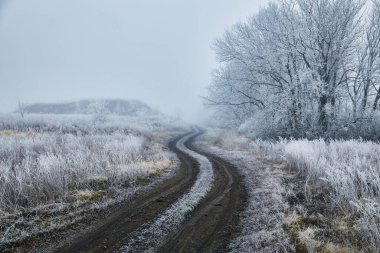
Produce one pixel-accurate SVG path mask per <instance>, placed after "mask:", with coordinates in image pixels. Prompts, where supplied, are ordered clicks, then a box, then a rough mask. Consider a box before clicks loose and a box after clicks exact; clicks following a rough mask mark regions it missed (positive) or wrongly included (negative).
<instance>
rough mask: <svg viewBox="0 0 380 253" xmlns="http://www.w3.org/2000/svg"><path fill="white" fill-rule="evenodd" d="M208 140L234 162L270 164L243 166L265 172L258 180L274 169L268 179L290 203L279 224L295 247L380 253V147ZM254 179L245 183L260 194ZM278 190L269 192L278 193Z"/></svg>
mask: <svg viewBox="0 0 380 253" xmlns="http://www.w3.org/2000/svg"><path fill="white" fill-rule="evenodd" d="M205 140H207V141H208V142H206V143H209V144H211V146H214V147H215V148H217V149H218V150H219V152H221V151H223V150H224V152H227V155H226V154H225V156H226V158H228V157H229V160H232V161H233V159H234V157H235V159H236V157H237V156H241V157H243V158H241V159H242V161H244V159H245V160H246V161H249V160H252V159H253V161H256V160H258V161H261V162H262V163H264V164H267V165H266V166H267V167H265V166H260V162H257V161H256V162H250V163H249V162H246V164H248V165H245V166H243V167H242V165H241V166H240V168H242V170H248V171H250V170H259V171H260V170H261V172H255V173H253V174H252V175H253V176H256V175H257V174H259V173H264V172H265V170H266V169H267V168H271V169H270V170H269V174H268V177H269V178H270V177H272V178H273V177H274V178H277V179H278V180H280V181H281V184H282V187H283V188H284V190H283V191H282V192H281V191H280V192H281V195H282V197H283V200H284V201H285V202H287V204H286V206H287V208H286V209H285V210H286V211H285V214H286V218H285V219H284V220H280V222H282V226H283V228H284V229H285V231H286V232H287V234H288V238H289V239H290V241H291V242H292V243H293V244H294V245H295V247H296V249H298V250H301V251H302V250H303V251H306V252H377V249H379V248H380V233H379V232H380V225H379V224H380V222H379V218H380V213H379V210H380V209H379V203H378V196H379V193H380V189H379V186H380V182H379V168H380V164H379V157H380V144H378V143H375V142H372V141H363V140H343V141H339V140H336V141H329V142H328V141H324V140H322V139H319V140H304V139H303V140H285V139H281V140H279V141H270V140H262V139H255V138H250V137H248V136H247V135H244V134H243V135H242V134H237V133H233V132H231V131H225V130H216V129H213V130H212V131H210V132H209V134H208V135H207V136H206V139H205ZM203 146H206V145H203ZM244 157H245V158H244ZM240 163H241V164H244V162H240ZM268 164H269V165H268ZM267 170H268V169H267ZM243 173H245V174H246V173H247V172H243ZM249 180H254V178H252V179H246V183H247V186H248V188H250V189H251V190H252V191H256V190H257V189H256V188H257V185H251V184H250V183H249V182H250V181H249ZM263 180H264V179H263ZM278 189H279V188H278V187H271V188H269V189H267V190H269V191H270V192H272V193H273V194H278ZM280 189H281V188H280ZM252 196H254V194H253V195H252ZM251 200H252V201H253V198H251ZM256 202H257V200H256ZM283 205H285V203H283ZM268 206H270V205H268ZM268 206H266V208H267V207H268ZM251 218H255V217H254V216H251ZM268 220H270V219H268ZM244 224H246V223H244ZM269 228H270V227H267V228H266V229H269Z"/></svg>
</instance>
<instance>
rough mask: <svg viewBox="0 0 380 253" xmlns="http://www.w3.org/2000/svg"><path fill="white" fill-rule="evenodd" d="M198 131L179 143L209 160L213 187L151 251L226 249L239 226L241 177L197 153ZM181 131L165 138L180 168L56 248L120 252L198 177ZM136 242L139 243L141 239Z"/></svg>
mask: <svg viewBox="0 0 380 253" xmlns="http://www.w3.org/2000/svg"><path fill="white" fill-rule="evenodd" d="M199 134H200V133H190V134H188V135H186V136H185V137H188V139H186V141H185V142H184V145H185V146H186V148H188V149H189V150H192V151H191V152H196V153H197V154H199V155H202V156H204V157H206V158H207V159H208V160H209V161H210V162H211V164H212V169H213V173H214V174H213V175H214V182H213V184H212V188H211V190H210V191H209V192H208V193H207V195H206V196H205V197H204V198H203V199H202V200H201V201H200V203H199V204H198V205H197V206H196V207H195V208H194V210H192V211H190V212H189V213H188V214H186V218H185V219H184V220H183V221H181V225H180V226H179V228H178V229H175V230H173V231H169V233H168V235H169V236H167V238H166V239H165V240H164V241H163V242H161V243H158V244H157V245H158V246H157V247H158V248H155V249H154V251H157V252H225V251H226V250H227V246H228V242H229V241H230V239H232V238H233V237H234V235H235V233H236V232H237V231H238V226H237V225H238V222H239V213H240V211H242V210H243V208H244V207H245V202H246V192H245V190H244V188H243V186H242V184H241V178H240V176H239V175H238V174H237V171H236V169H235V168H233V167H232V166H231V165H230V164H228V163H226V162H225V161H223V160H221V159H220V158H217V157H214V156H211V155H209V154H206V153H202V152H200V151H198V150H197V148H196V147H194V146H193V145H192V143H193V141H194V139H195V138H196V137H197V136H198V135H199ZM189 135H190V136H189ZM185 137H179V138H177V139H176V140H173V141H172V142H171V143H170V144H169V148H170V149H171V150H172V151H173V152H175V153H176V154H177V156H178V158H179V159H180V162H181V166H180V169H179V170H178V172H177V173H176V174H175V175H174V176H173V177H172V178H170V179H169V180H167V181H165V182H164V183H162V184H161V185H159V186H157V187H156V188H155V189H153V190H151V191H149V192H147V193H145V194H143V195H141V196H140V197H139V198H137V199H136V200H135V201H134V202H133V203H131V204H129V205H127V206H125V207H122V208H120V209H119V210H117V211H116V212H114V213H112V214H111V215H109V216H108V217H107V218H106V219H104V220H103V221H102V222H101V223H99V224H98V225H97V226H96V227H95V228H94V229H93V230H91V232H89V233H87V234H85V235H82V236H80V237H79V238H77V239H76V240H74V241H73V242H71V243H70V244H69V245H65V246H64V247H63V248H61V249H59V250H58V251H57V252H60V253H63V252H70V253H71V252H120V251H121V249H122V247H123V246H124V245H126V244H128V242H129V241H131V240H138V239H136V238H135V237H136V233H138V231H139V228H140V227H142V226H144V224H146V223H149V222H151V221H152V220H154V219H156V218H157V216H158V215H159V214H160V213H162V212H164V211H165V210H166V209H168V208H170V206H172V205H173V203H175V202H176V201H177V200H178V199H180V198H181V196H183V195H184V194H186V193H187V192H189V190H190V188H191V187H192V186H193V185H194V183H195V182H196V180H197V175H198V174H199V168H200V167H199V164H198V161H197V159H196V158H194V157H193V156H191V155H189V154H187V153H186V152H183V150H181V149H180V148H178V145H177V143H178V142H179V141H181V139H182V138H185ZM189 137H190V138H189ZM182 141H183V140H182ZM136 231H137V232H136ZM139 244H140V245H141V244H144V241H143V240H142V241H141V242H139ZM129 251H130V252H137V251H141V248H139V249H133V248H132V249H130V250H129Z"/></svg>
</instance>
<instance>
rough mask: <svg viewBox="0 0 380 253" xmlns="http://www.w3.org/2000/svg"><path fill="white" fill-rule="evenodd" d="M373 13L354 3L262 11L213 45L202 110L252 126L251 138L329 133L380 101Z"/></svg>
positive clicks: (327, 1) (331, 0)
mask: <svg viewBox="0 0 380 253" xmlns="http://www.w3.org/2000/svg"><path fill="white" fill-rule="evenodd" d="M377 1H378V0H377ZM378 6H379V5H378V2H375V3H374V4H373V5H372V6H371V7H370V8H371V9H370V10H371V13H370V14H368V12H366V11H365V10H364V8H363V7H364V2H363V1H361V0H288V1H285V0H281V1H277V2H276V3H270V4H268V6H267V7H266V8H264V9H263V10H261V11H260V12H259V13H258V14H257V15H255V16H253V17H251V18H250V19H249V20H247V21H246V22H242V23H238V24H236V25H234V26H233V27H232V28H231V29H229V30H228V31H226V33H225V35H224V36H223V37H222V38H220V39H218V40H217V41H216V42H215V45H214V50H215V52H216V54H217V59H218V61H219V63H220V65H219V68H218V69H217V70H215V71H214V74H213V82H212V84H211V85H210V93H209V96H208V97H207V98H206V100H207V103H208V104H210V105H215V106H221V107H223V110H225V111H226V110H228V111H229V112H232V113H231V114H232V115H237V116H236V117H235V119H236V121H237V122H238V124H239V123H240V124H242V123H244V122H245V126H247V123H246V122H248V121H249V122H256V123H255V126H254V128H256V127H257V126H259V128H261V130H260V129H257V128H256V129H255V131H256V132H257V131H259V132H260V131H261V132H262V130H263V131H264V132H265V131H270V133H268V134H272V135H291V136H308V135H310V134H311V135H313V136H319V135H326V136H327V135H334V134H336V132H337V131H339V129H342V128H343V127H344V126H346V125H347V124H348V122H349V121H350V120H351V119H354V122H355V119H356V118H358V117H357V115H359V113H358V110H359V109H360V110H361V111H360V112H361V113H360V115H364V114H366V113H368V112H369V111H370V110H369V107H370V104H373V106H372V110H375V109H376V105H377V104H378V102H379V101H378V100H380V91H379V88H378V86H379V84H378V83H379V80H378V79H379V78H378V77H379V74H378V68H379V67H378V66H379V63H378V62H379V54H378V48H379V42H378V39H379V37H378V36H379V28H378V26H379V22H378V20H379V19H378V18H379V11H378V8H379V7H378ZM361 38H364V39H361ZM374 92H376V94H379V95H378V96H375V95H376V94H374ZM374 96H375V98H373V97H374ZM374 108H375V109H374ZM257 122H259V123H257ZM355 124H356V123H355Z"/></svg>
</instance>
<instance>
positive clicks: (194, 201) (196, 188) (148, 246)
mask: <svg viewBox="0 0 380 253" xmlns="http://www.w3.org/2000/svg"><path fill="white" fill-rule="evenodd" d="M197 134H199V131H198V130H195V132H193V133H191V134H188V135H186V136H185V137H183V138H182V139H181V140H180V141H179V142H178V143H177V147H178V148H179V149H180V150H181V151H183V152H184V153H187V154H188V155H190V156H192V157H194V158H195V159H196V160H197V162H198V163H199V166H200V167H199V174H198V177H197V181H196V182H195V184H194V185H193V186H192V187H191V189H190V191H189V192H188V193H186V194H184V195H183V196H182V197H181V198H180V199H179V200H178V201H176V202H175V203H174V204H172V205H171V206H170V207H169V208H168V209H167V210H165V211H164V212H163V213H162V214H160V215H159V216H158V218H157V219H156V220H154V221H153V222H151V223H147V224H146V225H144V226H143V227H142V228H141V229H139V230H137V231H135V232H134V234H133V238H134V239H133V240H131V241H130V242H129V243H128V244H127V245H126V246H124V247H123V248H122V251H123V252H136V251H138V252H141V251H145V252H153V251H154V250H155V249H157V248H158V247H160V246H161V245H162V244H163V243H165V242H166V240H168V238H170V236H169V235H170V234H171V233H173V232H175V231H176V230H177V229H178V227H179V225H180V224H181V223H182V222H183V221H184V219H185V217H186V215H187V214H189V213H190V212H191V211H192V210H193V209H194V208H195V207H196V206H197V205H198V204H199V202H200V201H201V199H202V198H203V197H205V196H206V194H207V192H208V191H209V190H210V189H211V187H212V183H213V181H214V173H213V169H212V165H211V163H210V161H209V160H208V159H207V158H206V157H204V156H202V155H200V154H198V153H196V152H194V151H192V150H190V149H188V148H187V147H186V146H185V143H186V141H188V140H189V139H190V138H191V137H193V136H195V135H197Z"/></svg>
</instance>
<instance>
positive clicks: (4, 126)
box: [0, 115, 176, 249]
mask: <svg viewBox="0 0 380 253" xmlns="http://www.w3.org/2000/svg"><path fill="white" fill-rule="evenodd" d="M144 121H145V122H144ZM0 122H1V123H0V143H1V146H0V222H1V227H0V234H1V236H0V249H1V247H2V246H4V245H9V244H12V243H18V242H22V241H23V240H26V239H28V238H30V237H32V236H33V235H37V234H40V233H44V232H49V231H55V230H59V229H63V228H65V227H67V226H70V224H73V223H75V222H77V221H78V220H80V219H82V218H83V217H84V214H85V213H86V212H89V211H90V212H96V211H97V210H101V209H104V208H106V207H109V206H112V205H115V204H117V203H119V202H122V201H125V200H127V199H129V198H131V197H132V196H133V195H134V194H135V193H136V192H137V191H140V190H141V189H142V188H144V187H147V186H148V185H149V184H150V182H151V181H152V180H151V179H152V178H159V177H160V176H162V175H164V174H167V173H168V172H169V171H170V170H171V169H172V168H174V167H175V166H176V159H175V157H174V156H173V155H172V154H171V153H169V152H168V151H166V150H165V148H164V147H165V143H166V141H167V140H168V139H169V138H170V137H171V134H170V133H169V132H168V129H169V130H172V131H175V130H176V129H175V127H168V125H167V123H166V122H164V121H163V120H161V121H158V120H157V119H155V120H152V119H143V118H128V117H122V116H112V117H111V116H108V118H107V119H106V120H102V121H99V120H98V118H94V117H93V116H86V115H81V116H79V115H65V116H54V115H45V116H42V115H27V116H26V117H24V118H21V117H19V116H17V115H2V116H1V120H0ZM174 125H175V124H174Z"/></svg>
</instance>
